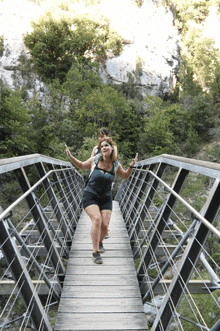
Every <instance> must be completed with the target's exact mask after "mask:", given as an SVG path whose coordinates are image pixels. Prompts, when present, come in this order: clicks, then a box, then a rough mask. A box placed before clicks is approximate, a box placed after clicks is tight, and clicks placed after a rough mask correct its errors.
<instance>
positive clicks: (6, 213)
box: [0, 168, 72, 221]
mask: <svg viewBox="0 0 220 331" xmlns="http://www.w3.org/2000/svg"><path fill="white" fill-rule="evenodd" d="M69 169H72V168H65V169H62V171H65V170H69ZM60 171H61V170H60V169H54V170H50V171H48V173H47V174H46V175H45V176H44V177H42V178H41V179H40V180H39V181H38V182H37V183H35V184H34V185H33V186H32V187H31V188H30V189H29V190H27V191H26V192H25V193H23V194H22V195H21V196H20V197H19V198H18V199H17V200H15V201H14V202H13V203H12V204H11V205H10V206H9V207H8V208H6V209H5V210H4V211H3V212H2V213H1V214H0V221H1V220H2V219H3V218H5V217H6V216H7V215H8V214H9V213H10V211H11V210H12V209H14V208H15V207H16V206H17V205H18V204H19V203H20V202H21V201H22V200H23V199H24V198H26V196H28V194H30V193H31V192H33V191H34V190H35V189H36V188H37V187H38V186H39V185H40V184H41V183H42V182H43V181H44V180H45V179H46V178H47V177H49V176H50V175H51V174H52V173H53V172H60Z"/></svg>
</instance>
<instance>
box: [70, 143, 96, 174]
mask: <svg viewBox="0 0 220 331" xmlns="http://www.w3.org/2000/svg"><path fill="white" fill-rule="evenodd" d="M65 146H66V154H67V156H68V157H69V158H70V160H71V161H72V162H73V164H74V165H75V166H76V167H77V168H79V169H90V168H91V166H92V161H93V159H94V157H90V158H89V159H88V160H86V161H84V162H82V161H80V160H78V159H76V158H75V157H74V156H73V155H72V154H71V153H70V150H69V148H68V147H67V145H65Z"/></svg>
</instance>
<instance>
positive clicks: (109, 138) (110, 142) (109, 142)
mask: <svg viewBox="0 0 220 331" xmlns="http://www.w3.org/2000/svg"><path fill="white" fill-rule="evenodd" d="M103 141H107V143H108V144H109V145H111V146H112V148H114V147H115V143H114V141H113V140H112V138H111V137H106V138H102V139H101V140H100V141H99V144H98V148H99V149H101V143H102V142H103ZM113 154H114V149H113V150H112V152H111V155H110V160H111V161H112V160H113ZM100 160H101V161H102V160H103V157H102V155H101V157H100Z"/></svg>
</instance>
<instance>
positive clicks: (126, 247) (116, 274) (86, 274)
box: [54, 201, 148, 331]
mask: <svg viewBox="0 0 220 331" xmlns="http://www.w3.org/2000/svg"><path fill="white" fill-rule="evenodd" d="M90 228H91V222H90V219H89V217H88V216H87V215H86V213H85V212H83V213H82V215H81V217H80V220H79V223H78V226H77V229H76V232H75V235H74V240H73V243H72V247H71V252H70V258H69V262H68V266H67V271H66V276H65V281H64V287H63V291H62V295H61V300H60V305H59V309H58V314H57V321H56V325H55V327H54V331H73V330H74V331H75V330H84V331H86V330H90V331H91V330H94V331H98V330H103V331H104V330H147V329H148V328H147V319H146V316H145V313H144V309H143V304H142V300H141V295H140V291H139V286H138V281H137V278H136V271H135V266H134V260H133V257H132V251H131V248H130V243H129V238H128V234H127V230H126V227H125V224H124V221H123V218H122V215H121V212H120V209H119V206H118V203H117V202H115V201H114V203H113V213H112V218H111V223H110V231H109V238H108V239H105V240H104V247H105V249H106V251H105V253H103V254H102V257H103V264H102V265H96V264H94V262H93V261H92V258H91V256H92V243H91V238H90Z"/></svg>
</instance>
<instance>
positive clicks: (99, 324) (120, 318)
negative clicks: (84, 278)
mask: <svg viewBox="0 0 220 331" xmlns="http://www.w3.org/2000/svg"><path fill="white" fill-rule="evenodd" d="M73 317H74V323H73V322H71V321H72V318H73ZM146 324H147V321H146V320H145V315H144V313H102V314H100V313H97V314H81V313H79V314H78V313H76V314H72V313H60V315H59V321H58V323H57V324H56V326H55V331H75V330H78V331H79V330H83V331H99V330H102V331H103V330H109V331H110V330H115V331H116V330H136V331H137V330H142V331H145V330H147V326H146Z"/></svg>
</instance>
